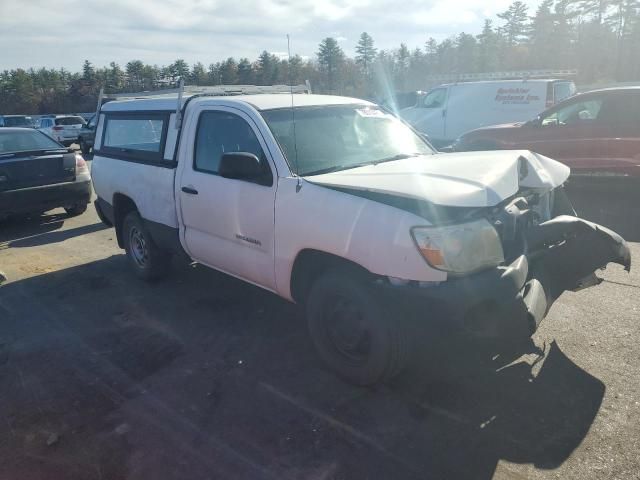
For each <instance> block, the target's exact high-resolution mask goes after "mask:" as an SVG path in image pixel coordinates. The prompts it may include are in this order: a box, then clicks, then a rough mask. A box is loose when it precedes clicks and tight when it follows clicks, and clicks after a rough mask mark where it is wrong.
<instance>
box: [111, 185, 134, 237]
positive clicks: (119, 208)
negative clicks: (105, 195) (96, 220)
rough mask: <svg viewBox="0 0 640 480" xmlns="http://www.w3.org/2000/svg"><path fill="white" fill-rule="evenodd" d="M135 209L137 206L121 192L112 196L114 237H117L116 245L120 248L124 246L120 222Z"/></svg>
mask: <svg viewBox="0 0 640 480" xmlns="http://www.w3.org/2000/svg"><path fill="white" fill-rule="evenodd" d="M136 211H138V207H137V206H136V204H135V202H134V201H133V200H131V198H129V197H127V196H126V195H123V194H122V193H116V194H115V195H114V196H113V220H114V222H113V223H114V227H116V238H117V239H118V246H119V247H120V248H124V240H123V237H122V224H123V222H124V219H125V217H126V216H127V215H128V214H129V213H130V212H136Z"/></svg>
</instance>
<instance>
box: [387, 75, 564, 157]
mask: <svg viewBox="0 0 640 480" xmlns="http://www.w3.org/2000/svg"><path fill="white" fill-rule="evenodd" d="M575 92H576V87H575V84H574V83H573V82H572V81H571V80H558V79H529V80H497V81H496V80H493V81H481V82H461V83H450V84H444V85H440V86H438V87H435V88H433V89H431V90H430V91H429V92H427V94H426V95H424V96H421V97H419V98H418V102H417V103H416V105H415V106H413V107H409V108H406V109H403V110H401V111H400V116H401V117H402V118H403V119H405V120H406V121H407V122H409V123H410V124H411V125H412V126H413V127H414V128H415V129H416V130H418V131H419V132H420V133H424V134H426V135H428V137H429V139H430V140H431V142H432V143H433V144H434V145H435V146H436V147H445V146H447V145H451V144H452V143H453V142H454V141H455V140H456V139H457V138H458V137H459V136H460V135H462V134H463V133H466V132H468V131H469V130H474V129H476V128H479V127H485V126H488V125H497V124H501V123H513V122H525V121H527V120H531V119H532V118H535V116H536V115H538V114H539V113H540V112H542V111H543V110H545V109H546V108H548V107H550V106H552V105H555V104H556V103H558V102H560V101H562V100H564V99H566V98H568V97H569V96H571V95H573V94H574V93H575Z"/></svg>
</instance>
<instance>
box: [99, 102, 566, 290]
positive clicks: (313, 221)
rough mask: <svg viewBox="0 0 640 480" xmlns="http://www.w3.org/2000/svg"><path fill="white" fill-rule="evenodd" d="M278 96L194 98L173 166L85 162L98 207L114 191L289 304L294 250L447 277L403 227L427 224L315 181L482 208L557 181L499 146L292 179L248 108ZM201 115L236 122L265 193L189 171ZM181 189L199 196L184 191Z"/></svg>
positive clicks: (554, 172)
mask: <svg viewBox="0 0 640 480" xmlns="http://www.w3.org/2000/svg"><path fill="white" fill-rule="evenodd" d="M290 101H291V97H290V96H282V95H258V96H251V98H249V96H240V97H215V98H211V97H203V98H197V99H194V100H193V101H192V102H190V103H189V106H188V108H187V110H186V112H185V118H184V123H183V130H182V134H181V135H182V137H181V139H180V142H179V150H178V155H177V158H178V166H177V169H176V170H173V169H169V168H161V167H154V166H149V165H143V164H138V163H132V162H126V161H121V160H114V159H111V158H105V157H101V156H99V155H97V156H96V157H95V158H94V162H93V177H94V186H95V190H96V193H97V194H98V196H99V197H101V198H103V199H105V200H106V201H108V202H110V203H111V202H113V195H114V194H115V193H123V194H125V195H127V196H129V197H130V198H132V199H133V200H134V202H135V203H136V205H137V206H138V209H139V210H140V213H141V215H142V216H143V217H144V218H146V219H149V220H152V221H155V222H159V223H163V224H165V225H168V226H171V227H178V228H179V231H180V240H181V243H182V245H183V247H184V248H185V250H186V251H187V252H188V253H189V254H190V255H191V256H192V258H193V259H194V260H196V261H199V262H201V263H203V264H205V265H208V266H210V267H212V268H216V269H218V270H221V271H224V272H226V273H229V274H231V275H234V276H236V277H239V278H242V279H244V280H246V281H248V282H251V283H254V284H256V285H259V286H261V287H263V288H266V289H268V290H272V291H275V292H277V293H278V294H279V295H281V296H283V297H285V298H287V299H291V291H290V278H291V272H292V268H293V265H294V262H295V259H296V257H297V255H298V254H299V253H300V252H301V251H303V250H305V249H314V250H320V251H323V252H326V253H330V254H334V255H337V256H339V257H343V258H345V259H349V260H351V261H353V262H355V263H357V264H359V265H361V266H362V267H364V268H365V269H367V270H369V271H371V272H373V273H375V274H379V275H383V276H390V277H395V278H399V279H409V280H417V281H422V282H442V281H446V279H447V274H446V273H445V272H442V271H439V270H435V269H433V268H431V267H430V266H429V265H428V264H427V263H426V262H425V261H424V259H423V258H422V256H421V254H420V253H419V252H418V250H417V248H416V247H415V245H414V243H413V239H412V237H411V233H410V231H411V228H412V227H415V226H430V224H429V222H428V221H426V220H425V219H424V218H421V217H419V216H417V215H415V214H412V213H409V212H406V211H403V210H400V209H397V208H394V207H391V206H388V205H384V204H381V203H378V202H374V201H371V200H368V199H365V198H362V197H359V196H354V195H350V194H347V193H342V192H339V191H336V190H334V189H330V188H325V187H324V186H321V185H319V184H320V183H322V184H324V185H335V186H342V187H350V188H359V189H364V190H373V191H378V192H384V193H390V194H394V195H403V196H407V197H412V198H419V199H424V200H428V201H431V202H434V203H438V204H443V205H452V206H463V207H482V206H487V205H495V204H497V203H498V202H500V201H501V200H504V199H506V198H508V197H509V196H511V195H513V194H515V193H516V192H517V190H518V188H519V186H526V187H529V188H535V189H539V190H540V191H547V190H550V189H552V188H554V187H556V186H558V185H560V184H562V183H563V182H564V181H565V180H566V178H567V176H568V174H569V170H568V168H567V167H565V166H563V165H562V164H559V163H557V162H555V161H553V160H550V159H548V158H545V157H542V156H540V155H536V154H532V153H530V152H526V151H518V152H504V151H503V152H484V153H464V154H447V155H433V156H423V157H417V158H411V159H407V160H399V161H395V162H388V163H381V164H378V165H376V166H373V165H372V166H367V167H361V168H357V169H353V170H348V171H343V172H335V173H331V174H326V175H320V176H312V177H308V178H306V179H299V178H297V177H295V176H294V175H293V174H292V172H291V171H290V169H289V167H288V165H287V163H286V161H285V158H284V156H283V154H282V152H281V151H280V148H279V146H278V144H277V142H276V141H275V139H274V138H273V135H272V134H271V131H270V130H269V128H268V126H267V125H266V123H265V121H264V119H263V118H262V116H261V115H260V113H259V110H258V109H259V108H267V107H268V108H276V107H277V108H280V107H281V108H286V107H288V106H289V105H290V103H289V102H290ZM295 101H296V103H297V104H298V105H300V104H304V105H314V104H318V105H332V104H345V103H351V104H363V105H364V104H367V102H362V101H361V100H356V99H345V98H342V97H324V96H317V95H297V96H295ZM174 106H175V98H174V99H173V100H166V99H160V100H158V99H155V100H133V101H127V102H112V103H109V104H107V105H105V108H104V109H105V111H106V110H111V111H115V110H118V111H122V110H135V109H140V110H154V109H155V110H166V109H168V108H173V107H174ZM209 110H222V111H227V112H234V113H235V114H237V115H239V116H240V117H242V118H244V119H245V120H246V121H247V122H248V124H249V125H250V126H251V128H252V129H253V130H254V132H255V133H256V135H257V137H258V139H259V142H260V144H261V146H262V148H263V150H264V151H265V153H266V155H267V158H268V161H269V164H270V166H271V168H272V172H273V176H274V184H273V186H272V187H263V186H259V185H255V184H252V183H248V182H243V181H238V180H232V179H225V178H222V177H219V176H214V175H209V174H205V173H201V172H196V171H194V169H193V161H192V159H193V150H194V140H195V134H196V128H197V122H198V118H199V115H200V114H201V113H202V112H204V111H209ZM102 121H103V119H102V118H101V119H100V122H101V123H102ZM99 131H100V130H99ZM168 142H169V143H171V142H174V140H173V139H172V138H169V140H168ZM98 143H99V140H98ZM520 157H523V158H524V159H525V160H524V163H525V164H526V167H527V168H526V170H527V171H526V172H525V171H524V170H522V171H521V170H520V168H521V167H520V163H521V162H520V160H519V158H520ZM525 173H526V174H525ZM174 175H175V176H176V177H175V178H176V181H174ZM521 177H522V178H521ZM183 186H185V187H191V188H195V189H196V190H198V192H199V194H198V195H189V194H186V193H184V192H182V190H181V189H182V187H183ZM299 186H301V188H298V187H299ZM247 240H250V241H247ZM254 240H255V241H254Z"/></svg>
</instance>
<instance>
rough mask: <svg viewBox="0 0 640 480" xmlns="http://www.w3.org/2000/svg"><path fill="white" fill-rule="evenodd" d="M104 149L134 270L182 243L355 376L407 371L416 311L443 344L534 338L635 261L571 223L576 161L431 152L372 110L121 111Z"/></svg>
mask: <svg viewBox="0 0 640 480" xmlns="http://www.w3.org/2000/svg"><path fill="white" fill-rule="evenodd" d="M94 149H95V156H94V159H93V167H92V176H93V182H94V188H95V191H96V193H97V196H98V199H97V201H96V208H97V210H98V213H99V215H100V217H101V218H102V220H103V221H104V222H105V223H107V224H109V225H113V226H114V227H115V229H116V234H117V241H118V244H119V245H120V247H122V248H124V249H125V250H126V253H127V256H128V258H129V259H130V264H131V266H132V267H133V269H134V270H135V272H136V273H137V274H138V275H139V276H140V277H142V278H144V279H155V278H157V277H159V276H160V275H162V274H164V273H165V272H166V271H167V266H168V263H169V260H170V258H171V255H172V254H174V253H176V252H183V251H184V252H186V254H187V255H188V256H189V257H191V258H192V259H193V260H194V261H197V262H199V263H201V264H204V265H207V266H209V267H211V268H214V269H216V270H220V271H222V272H225V273H228V274H230V275H233V276H235V277H238V278H241V279H243V280H245V281H247V282H250V283H252V284H255V285H258V286H260V287H262V288H264V289H267V290H269V291H272V292H274V293H276V294H277V295H279V296H281V297H283V298H285V299H287V300H290V301H293V302H296V303H298V304H301V305H303V306H304V308H305V309H306V315H307V319H308V324H309V331H310V334H311V337H312V340H313V343H314V345H315V346H316V348H317V351H318V353H319V355H320V356H321V357H322V359H323V360H324V361H325V362H326V364H327V365H328V366H330V367H331V368H332V369H333V370H335V371H336V372H337V373H338V374H340V375H342V376H343V377H344V378H346V379H348V380H350V381H352V382H355V383H358V384H370V383H374V382H378V381H382V380H384V379H387V378H389V377H391V376H393V375H394V374H396V373H397V372H399V370H400V369H401V368H402V367H403V366H404V365H405V364H406V363H407V361H408V358H410V354H411V352H412V349H414V348H415V347H417V346H416V345H412V339H413V338H414V335H412V334H411V333H410V332H409V328H410V327H409V325H410V324H411V325H413V326H412V327H411V328H414V327H415V325H416V321H415V320H416V319H417V325H418V326H424V328H427V329H429V328H433V331H432V337H436V338H437V336H438V335H439V332H440V331H441V330H440V329H439V328H436V325H439V326H442V325H447V326H450V327H452V328H453V329H454V330H458V331H460V332H461V333H462V334H464V335H469V336H472V337H476V336H478V337H487V336H488V337H493V338H505V339H511V338H513V337H514V336H516V337H525V338H527V337H528V336H529V335H531V334H532V333H533V332H534V331H535V329H536V328H537V326H538V325H539V323H540V322H541V321H542V319H543V318H544V317H545V315H546V314H547V312H548V310H549V308H550V307H551V304H552V303H553V301H554V300H555V299H557V298H558V296H559V295H560V294H561V293H562V292H563V291H565V290H575V289H578V288H584V287H586V286H591V285H595V284H597V283H598V280H597V278H596V277H595V275H594V271H595V270H596V269H598V268H601V267H604V266H606V265H607V264H608V263H609V262H616V263H619V264H621V265H623V266H624V267H625V268H627V269H629V268H630V265H631V259H630V253H629V248H628V246H627V245H626V243H625V241H624V240H623V239H622V238H621V237H619V236H618V235H617V234H616V233H614V232H612V231H610V230H607V229H606V228H603V227H601V226H598V225H595V224H592V223H590V222H587V221H584V220H581V219H579V218H576V217H575V216H574V215H575V212H574V211H573V209H572V207H571V204H570V203H569V201H568V200H567V198H566V196H565V194H564V190H563V188H562V185H563V183H564V182H565V180H566V179H567V177H568V176H569V169H568V168H567V167H566V166H564V165H562V164H560V163H558V162H556V161H554V160H551V159H549V158H546V157H543V156H540V155H536V154H534V153H531V152H528V151H498V152H471V153H459V154H438V153H436V152H435V151H434V150H433V149H432V147H431V146H430V145H429V144H428V143H427V142H426V141H425V140H424V139H423V138H422V137H421V136H419V135H418V134H416V133H415V132H414V131H413V130H412V129H411V128H410V127H409V126H407V125H406V124H405V123H403V122H402V121H401V120H399V119H398V118H396V117H394V116H393V115H390V114H389V113H387V112H385V111H383V110H382V109H380V108H378V107H377V106H376V105H375V104H372V103H369V102H366V101H363V100H358V99H353V98H344V97H337V96H323V95H298V94H296V95H289V94H255V95H238V96H212V95H211V94H199V95H184V96H182V95H180V96H179V97H178V96H177V95H175V96H173V97H170V96H169V97H167V96H165V97H161V98H149V99H134V100H126V101H114V102H109V103H106V104H105V105H104V106H103V107H102V109H101V111H100V112H99V124H98V128H97V132H96V137H95V146H94ZM176 300H177V301H179V299H176ZM410 319H412V320H413V321H410ZM505 341H508V340H505Z"/></svg>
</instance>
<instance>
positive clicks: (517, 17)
mask: <svg viewBox="0 0 640 480" xmlns="http://www.w3.org/2000/svg"><path fill="white" fill-rule="evenodd" d="M528 8H529V7H527V5H526V4H525V3H524V2H522V1H521V0H516V1H515V2H513V3H512V4H511V5H510V6H509V8H508V9H507V10H506V11H505V12H502V13H499V14H498V18H500V19H502V20H504V22H505V23H504V25H503V26H502V31H503V32H504V35H505V38H506V40H507V45H509V46H513V45H515V44H517V43H519V42H520V41H521V40H523V39H524V38H525V36H526V33H527V21H528V20H529V17H528V16H527V10H528Z"/></svg>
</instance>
